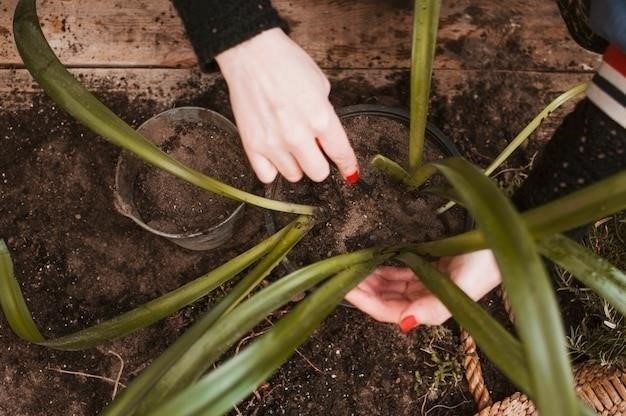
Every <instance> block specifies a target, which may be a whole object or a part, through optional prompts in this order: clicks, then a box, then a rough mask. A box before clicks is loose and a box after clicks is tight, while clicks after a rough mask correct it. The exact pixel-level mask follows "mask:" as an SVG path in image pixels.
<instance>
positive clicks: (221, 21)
mask: <svg viewBox="0 0 626 416" xmlns="http://www.w3.org/2000/svg"><path fill="white" fill-rule="evenodd" d="M172 2H173V3H174V6H175V7H176V9H177V10H178V14H179V15H180V17H181V19H182V20H183V23H184V25H185V30H186V31H187V36H188V37H189V40H190V41H191V44H192V45H193V48H194V51H195V52H196V55H197V56H198V61H199V63H200V67H201V68H202V69H203V70H208V69H210V68H211V63H212V61H213V58H214V57H215V55H217V54H219V53H220V52H223V51H225V50H226V49H229V48H231V47H233V46H235V45H237V44H239V43H241V42H243V41H245V40H248V39H250V38H252V37H254V36H255V35H257V34H259V33H261V32H262V31H264V30H267V29H271V28H274V27H280V28H283V29H285V30H286V29H287V24H286V23H285V21H284V20H282V19H281V18H280V16H279V15H278V13H277V12H276V10H275V9H274V8H273V7H272V4H271V2H270V0H173V1H172Z"/></svg>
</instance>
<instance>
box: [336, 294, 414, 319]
mask: <svg viewBox="0 0 626 416" xmlns="http://www.w3.org/2000/svg"><path fill="white" fill-rule="evenodd" d="M346 300H347V301H348V302H350V303H351V304H353V305H354V306H355V307H356V308H357V309H359V310H361V311H362V312H364V313H366V314H367V315H369V316H371V317H372V318H374V319H376V320H377V321H380V322H389V323H397V322H398V319H399V317H400V314H401V313H402V311H403V310H405V309H406V308H407V305H408V304H409V302H408V301H407V300H406V299H391V300H386V301H385V300H383V299H381V298H380V297H378V296H375V295H374V296H372V295H371V294H369V293H367V292H365V291H364V290H362V289H360V288H359V287H355V288H354V289H352V290H351V291H350V292H348V294H347V295H346Z"/></svg>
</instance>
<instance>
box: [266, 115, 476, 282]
mask: <svg viewBox="0 0 626 416" xmlns="http://www.w3.org/2000/svg"><path fill="white" fill-rule="evenodd" d="M337 115H338V116H339V118H340V119H341V120H344V119H347V118H350V117H356V116H364V115H365V116H380V117H388V118H392V119H395V120H399V121H401V122H403V123H406V124H407V125H408V124H409V122H410V116H409V112H408V110H406V109H404V108H396V107H387V106H383V105H378V104H359V105H351V106H347V107H342V108H339V109H338V110H337ZM426 140H429V141H430V142H431V143H433V144H434V145H435V146H436V147H438V148H439V150H441V152H442V153H443V154H444V155H445V156H461V153H460V152H459V151H458V149H457V148H456V146H455V145H454V143H453V142H452V141H451V140H450V139H449V138H448V137H447V136H446V135H445V134H444V133H443V132H442V131H441V130H439V128H437V126H435V125H434V124H432V123H430V122H428V123H427V124H426ZM280 181H281V179H280V178H278V179H277V180H276V181H274V182H273V183H272V184H271V185H270V186H269V187H268V188H267V191H266V196H268V197H269V198H272V197H275V195H276V194H277V192H278V190H279V187H280ZM265 220H266V228H267V230H268V232H269V233H274V232H275V231H276V223H275V220H274V215H273V213H271V212H266V214H265ZM473 227H474V221H473V219H472V218H471V216H469V215H466V219H465V227H464V228H465V229H466V230H470V229H472V228H473ZM283 265H284V267H285V268H286V269H287V271H288V272H291V271H294V270H295V269H296V268H295V267H294V266H293V265H292V264H291V262H290V261H289V259H288V258H285V260H283Z"/></svg>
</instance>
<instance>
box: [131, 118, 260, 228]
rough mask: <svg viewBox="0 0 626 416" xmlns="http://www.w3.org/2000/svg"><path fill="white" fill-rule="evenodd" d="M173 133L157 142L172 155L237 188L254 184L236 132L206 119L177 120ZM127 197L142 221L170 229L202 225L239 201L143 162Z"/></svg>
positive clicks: (247, 188)
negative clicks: (132, 193)
mask: <svg viewBox="0 0 626 416" xmlns="http://www.w3.org/2000/svg"><path fill="white" fill-rule="evenodd" d="M174 133H175V134H173V135H172V136H170V137H168V138H167V139H165V141H164V142H163V143H162V144H161V145H160V147H161V150H163V151H165V152H166V153H168V154H169V155H170V156H172V157H174V158H175V159H176V160H178V161H180V162H182V163H184V164H186V165H187V166H190V167H192V168H194V169H196V170H198V171H200V172H203V173H205V174H206V175H208V176H211V177H214V178H216V179H218V180H220V181H222V182H224V183H227V184H229V185H232V186H234V187H236V188H238V189H242V190H245V191H250V190H252V189H253V187H254V186H255V185H256V182H257V181H256V180H255V177H254V173H253V172H252V170H251V168H250V166H249V164H248V162H247V159H246V156H245V154H244V152H243V148H242V147H241V144H240V141H239V137H238V136H237V135H235V134H233V133H232V132H229V131H226V130H224V129H222V128H220V127H218V126H215V125H206V122H205V123H202V122H200V123H197V122H179V123H177V124H176V127H175V131H174ZM133 199H134V201H135V205H136V207H137V209H138V210H139V213H140V215H141V218H142V220H143V221H144V222H145V223H146V224H148V225H149V226H150V227H152V228H154V229H156V230H159V231H163V232H166V233H171V234H191V233H195V232H201V231H206V230H208V229H210V228H211V227H213V226H215V225H217V224H219V223H221V222H222V221H224V220H225V219H226V218H228V216H229V215H230V214H232V212H233V211H234V210H235V209H236V208H237V206H238V205H239V202H237V201H234V200H232V199H229V198H225V197H222V196H219V195H216V194H213V193H210V192H206V191H204V190H202V189H200V188H198V187H196V186H194V185H191V184H189V183H188V182H185V181H183V180H181V179H178V178H176V177H175V176H173V175H170V174H168V173H166V172H164V171H162V170H160V169H156V168H153V167H151V166H149V165H144V167H143V168H142V169H141V170H140V171H139V173H138V175H137V178H136V180H135V183H134V196H133Z"/></svg>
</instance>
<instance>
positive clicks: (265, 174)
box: [248, 153, 278, 183]
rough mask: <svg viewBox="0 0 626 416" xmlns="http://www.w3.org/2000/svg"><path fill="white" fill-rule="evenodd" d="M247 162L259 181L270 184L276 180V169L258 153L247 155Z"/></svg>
mask: <svg viewBox="0 0 626 416" xmlns="http://www.w3.org/2000/svg"><path fill="white" fill-rule="evenodd" d="M248 160H250V165H252V169H253V170H254V173H256V176H257V177H258V178H259V180H260V181H261V182H263V183H271V182H272V181H274V179H276V175H277V174H278V170H277V169H276V167H275V166H274V165H273V164H272V163H271V162H270V161H269V160H267V158H265V156H262V155H260V154H258V153H252V154H248Z"/></svg>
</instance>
